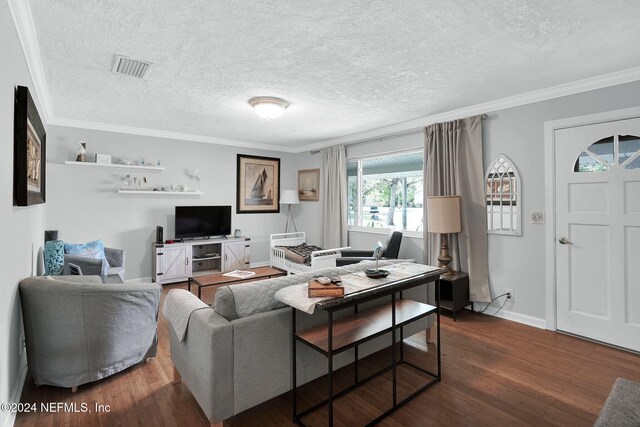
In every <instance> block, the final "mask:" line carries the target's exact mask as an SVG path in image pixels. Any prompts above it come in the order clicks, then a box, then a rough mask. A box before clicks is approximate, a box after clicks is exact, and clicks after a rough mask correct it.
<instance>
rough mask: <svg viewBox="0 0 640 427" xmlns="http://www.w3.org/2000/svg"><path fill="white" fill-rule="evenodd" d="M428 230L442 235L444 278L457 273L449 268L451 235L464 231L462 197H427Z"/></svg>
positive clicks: (441, 251) (440, 257)
mask: <svg viewBox="0 0 640 427" xmlns="http://www.w3.org/2000/svg"><path fill="white" fill-rule="evenodd" d="M427 230H428V231H429V232H430V233H440V255H439V256H438V261H439V262H440V267H443V268H444V269H445V273H443V275H444V276H451V275H453V274H454V273H455V271H453V270H452V269H451V267H449V263H450V262H451V257H450V256H449V233H459V232H460V231H462V226H461V225H460V196H429V197H427Z"/></svg>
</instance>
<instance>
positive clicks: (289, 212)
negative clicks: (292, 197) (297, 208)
mask: <svg viewBox="0 0 640 427" xmlns="http://www.w3.org/2000/svg"><path fill="white" fill-rule="evenodd" d="M289 218H291V222H292V223H293V229H294V230H295V231H296V233H297V232H298V227H296V220H295V219H294V218H293V212H291V205H289V209H287V224H286V225H285V227H284V232H285V233H288V232H289Z"/></svg>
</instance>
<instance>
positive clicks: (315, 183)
mask: <svg viewBox="0 0 640 427" xmlns="http://www.w3.org/2000/svg"><path fill="white" fill-rule="evenodd" d="M298 197H299V198H300V201H301V202H317V201H319V200H320V169H303V170H299V171H298Z"/></svg>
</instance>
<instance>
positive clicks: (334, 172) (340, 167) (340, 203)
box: [320, 145, 347, 249]
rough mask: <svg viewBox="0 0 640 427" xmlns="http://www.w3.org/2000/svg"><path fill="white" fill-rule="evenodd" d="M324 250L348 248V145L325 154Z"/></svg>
mask: <svg viewBox="0 0 640 427" xmlns="http://www.w3.org/2000/svg"><path fill="white" fill-rule="evenodd" d="M320 194H321V196H320V197H321V198H322V213H323V215H322V237H323V239H322V247H323V248H325V249H329V248H340V247H344V246H347V156H346V153H345V149H344V145H336V146H333V147H328V148H325V149H323V150H322V187H321V189H320Z"/></svg>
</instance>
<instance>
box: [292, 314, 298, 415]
mask: <svg viewBox="0 0 640 427" xmlns="http://www.w3.org/2000/svg"><path fill="white" fill-rule="evenodd" d="M296 344H297V342H296V309H295V308H293V307H291V366H292V367H293V368H292V369H291V378H292V380H293V397H292V399H293V422H294V423H295V422H296V421H297V420H298V402H297V400H296V395H297V391H298V390H297V386H296V375H297V370H298V369H297V368H298V366H297V360H296Z"/></svg>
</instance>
